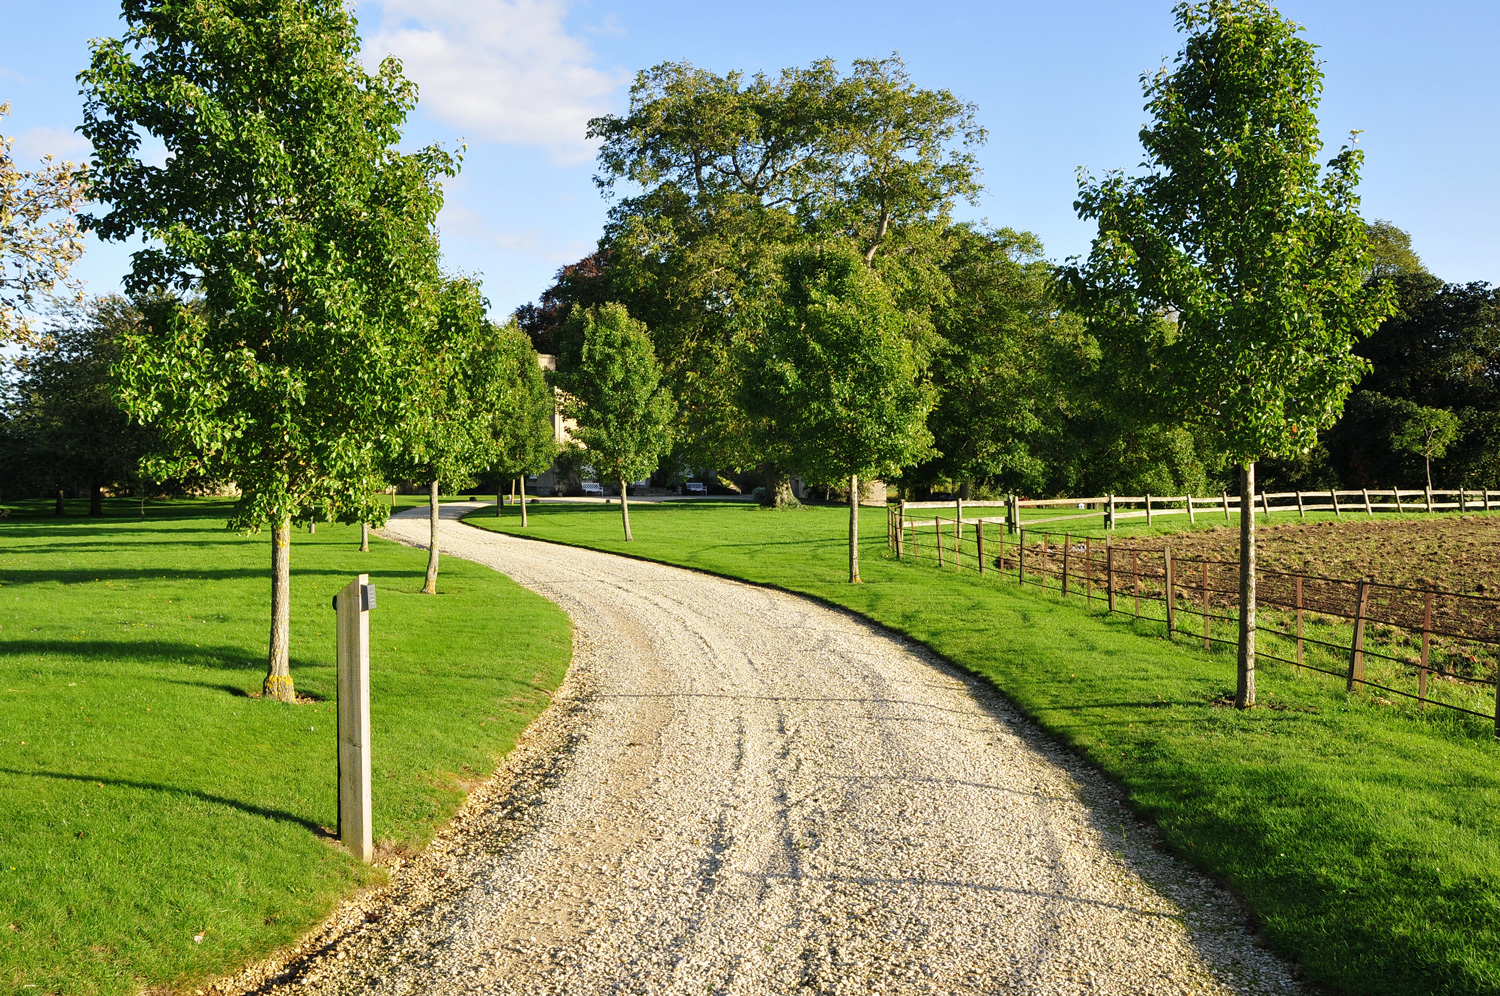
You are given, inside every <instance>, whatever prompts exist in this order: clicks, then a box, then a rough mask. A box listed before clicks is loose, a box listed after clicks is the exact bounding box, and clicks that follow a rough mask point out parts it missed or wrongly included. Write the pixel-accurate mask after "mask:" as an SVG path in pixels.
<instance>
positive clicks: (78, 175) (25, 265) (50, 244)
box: [0, 103, 87, 346]
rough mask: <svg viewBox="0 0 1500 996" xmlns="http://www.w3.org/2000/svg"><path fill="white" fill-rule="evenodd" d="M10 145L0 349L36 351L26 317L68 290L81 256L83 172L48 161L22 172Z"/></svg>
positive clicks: (0, 205) (4, 150) (1, 155)
mask: <svg viewBox="0 0 1500 996" xmlns="http://www.w3.org/2000/svg"><path fill="white" fill-rule="evenodd" d="M9 113H10V104H9V103H0V119H3V118H4V117H5V116H6V115H8V114H9ZM13 142H14V139H12V138H10V137H9V136H7V135H0V346H8V345H21V346H35V345H38V344H39V342H40V339H39V338H38V336H37V332H36V326H35V324H34V322H33V320H32V319H31V318H30V317H29V316H28V315H26V314H25V312H27V311H30V310H31V309H33V308H34V307H35V306H36V304H37V303H38V299H39V298H50V297H51V296H52V295H53V294H54V293H55V292H56V291H57V290H58V289H59V288H67V287H68V270H69V269H70V268H71V267H72V265H73V263H74V262H75V261H76V260H77V259H78V257H79V256H81V255H83V235H82V233H81V232H80V231H79V230H78V223H77V221H76V219H75V218H74V212H76V211H77V210H78V206H79V204H80V203H81V202H82V201H83V198H84V196H85V194H86V190H87V187H86V184H85V183H84V179H83V170H82V168H81V167H79V166H77V165H75V164H74V163H70V162H54V161H53V159H52V157H51V156H50V155H49V156H47V157H46V159H45V160H43V162H42V168H41V169H38V170H25V169H21V168H20V167H18V166H17V165H16V163H15V160H13V159H12V158H11V154H10V150H11V145H12V144H13ZM73 300H74V301H75V302H76V301H79V300H81V295H79V294H77V293H76V292H75V293H74V294H73Z"/></svg>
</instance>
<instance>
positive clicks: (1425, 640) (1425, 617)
mask: <svg viewBox="0 0 1500 996" xmlns="http://www.w3.org/2000/svg"><path fill="white" fill-rule="evenodd" d="M1423 595H1424V597H1423V600H1422V602H1423V604H1422V666H1421V668H1419V669H1418V670H1417V705H1418V706H1419V707H1420V708H1421V709H1422V711H1423V712H1426V711H1427V655H1428V652H1429V651H1430V650H1431V647H1432V589H1430V588H1429V589H1428V590H1427V591H1426V592H1424V593H1423Z"/></svg>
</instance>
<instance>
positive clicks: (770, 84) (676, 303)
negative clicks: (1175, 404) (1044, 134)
mask: <svg viewBox="0 0 1500 996" xmlns="http://www.w3.org/2000/svg"><path fill="white" fill-rule="evenodd" d="M590 134H591V135H592V136H594V137H597V138H599V139H601V140H602V142H603V144H602V145H601V148H600V153H599V164H600V171H599V176H598V178H597V182H598V183H599V184H600V186H601V187H602V188H603V189H605V190H606V191H610V190H612V189H613V188H614V187H615V186H616V185H617V184H619V183H621V182H625V183H629V184H632V185H636V186H639V187H640V188H641V190H642V192H641V193H640V194H638V195H636V196H633V197H629V198H625V199H623V200H621V201H619V202H618V203H617V204H616V205H615V206H614V207H613V208H612V209H611V212H610V221H609V224H608V226H607V228H606V231H605V235H604V238H603V239H602V240H601V243H600V244H601V248H603V249H605V250H607V273H606V280H607V283H608V299H611V300H618V301H621V302H623V303H625V304H626V305H627V306H628V307H629V308H630V310H631V313H632V314H633V315H635V316H636V317H638V318H641V319H643V320H644V321H645V322H646V324H647V326H648V327H649V328H650V329H651V334H652V338H653V342H654V344H655V347H656V352H657V355H658V356H660V357H661V358H662V359H663V362H664V363H665V364H666V368H667V369H666V375H667V378H668V381H669V383H670V384H671V385H672V388H673V391H674V394H675V395H676V396H677V398H678V399H679V401H680V403H681V413H682V414H681V419H680V422H679V430H680V431H679V436H680V437H682V439H683V443H684V445H685V448H686V450H685V451H686V453H687V454H688V455H689V456H690V458H692V459H695V460H697V461H699V462H702V463H708V464H713V465H715V466H720V467H743V466H753V465H757V464H758V465H760V467H761V470H762V473H763V475H764V476H765V477H766V479H767V494H768V497H769V499H770V500H771V501H772V502H775V501H777V500H778V497H779V498H780V500H788V499H789V498H790V488H789V487H788V486H787V476H786V470H787V468H785V467H779V466H777V464H776V461H777V460H778V459H779V457H778V455H777V454H778V449H777V447H776V446H775V445H774V440H771V439H770V437H769V435H768V434H767V433H766V432H765V431H763V429H764V427H757V426H755V425H754V424H753V419H751V418H748V417H747V413H746V412H745V411H744V410H743V409H741V408H740V407H739V405H738V402H737V399H738V398H739V397H740V392H739V391H738V389H737V387H736V382H735V378H736V377H737V376H738V371H739V367H738V365H737V364H736V363H735V361H734V341H735V337H736V335H737V330H738V329H740V328H741V327H742V325H743V322H742V318H743V316H744V315H745V314H746V313H747V312H748V311H753V310H755V309H758V308H759V307H761V302H760V301H759V300H758V298H759V297H760V295H761V294H763V293H764V292H765V291H766V289H767V288H768V287H770V286H774V285H775V282H776V279H777V278H776V273H775V271H776V266H777V259H778V258H779V256H780V254H781V252H782V250H783V249H784V248H785V247H787V246H789V245H791V244H793V243H797V242H800V241H803V240H806V239H814V240H818V239H845V240H848V241H849V242H850V243H851V244H852V245H854V246H855V248H856V250H857V251H858V252H859V253H860V254H861V255H862V256H863V257H864V258H865V259H866V261H867V262H869V261H873V262H874V263H875V264H876V265H877V266H878V267H879V268H880V270H881V272H882V275H883V276H884V277H885V278H886V280H887V284H888V286H889V288H890V289H891V292H892V293H893V295H894V296H895V297H896V298H897V300H898V301H899V302H900V303H901V304H902V306H904V307H907V308H910V309H912V310H914V311H916V312H917V313H919V314H925V313H926V312H927V311H928V310H929V309H930V308H931V307H932V305H933V303H934V302H935V301H936V300H938V299H939V298H940V297H941V296H942V294H943V292H944V287H945V284H944V278H943V275H942V273H941V270H940V268H939V267H938V266H937V262H936V254H937V253H938V252H939V251H940V249H941V247H940V245H939V242H938V234H939V233H940V232H941V231H942V230H943V228H945V227H946V225H947V224H948V216H949V213H950V211H951V209H952V206H953V205H954V203H955V202H956V201H957V200H958V199H961V198H970V199H972V198H973V197H974V196H975V194H976V193H977V191H978V189H979V184H978V178H977V177H978V167H977V162H976V160H975V158H974V155H973V153H972V151H971V150H972V149H973V148H974V147H976V146H977V145H979V144H981V143H982V142H983V141H984V138H985V134H984V130H983V129H982V128H980V127H979V126H978V125H977V123H976V122H975V109H974V107H973V105H971V104H967V103H965V102H963V101H962V100H960V99H958V98H957V97H955V96H954V95H953V94H952V93H950V92H948V91H946V90H924V89H921V88H919V87H917V86H916V85H914V84H913V83H912V81H911V79H910V78H909V77H908V75H907V73H906V70H905V67H904V65H903V64H902V63H901V60H900V59H899V57H896V56H892V57H890V58H887V59H861V60H856V61H855V62H854V63H853V64H852V66H851V67H850V69H849V71H848V72H847V73H841V72H840V71H839V69H838V68H837V67H836V66H835V64H834V63H833V62H832V61H831V60H827V59H825V60H820V61H817V62H814V63H812V64H811V65H809V66H807V67H798V68H791V69H785V70H783V71H782V72H781V73H780V74H779V75H777V76H775V77H771V76H767V75H764V74H758V75H755V76H753V77H748V78H747V77H745V76H743V75H742V74H739V73H728V74H725V75H722V76H721V75H717V74H714V73H712V72H709V71H707V70H703V69H699V68H697V67H694V66H691V65H689V64H687V63H663V64H661V65H658V66H655V67H653V68H652V69H649V70H646V71H644V72H642V73H640V74H639V75H638V76H637V78H636V83H635V86H634V87H633V88H632V91H631V102H630V110H629V112H628V113H627V114H626V115H623V116H605V117H601V118H597V119H595V120H594V121H592V122H590ZM591 289H592V288H591ZM578 303H585V304H592V303H595V302H594V301H590V300H587V299H579V300H578ZM753 440H758V441H759V443H758V444H757V443H756V442H752V441H753ZM768 443H771V444H773V445H771V448H770V449H769V450H767V449H765V448H764V447H765V446H766V445H767V444H768Z"/></svg>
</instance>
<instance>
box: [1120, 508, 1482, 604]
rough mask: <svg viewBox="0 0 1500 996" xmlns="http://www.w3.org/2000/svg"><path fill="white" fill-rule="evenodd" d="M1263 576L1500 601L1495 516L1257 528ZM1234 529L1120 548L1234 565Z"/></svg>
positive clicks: (1127, 542)
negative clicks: (1366, 583)
mask: <svg viewBox="0 0 1500 996" xmlns="http://www.w3.org/2000/svg"><path fill="white" fill-rule="evenodd" d="M1256 540H1257V543H1256V546H1257V549H1258V554H1259V563H1260V567H1261V569H1262V570H1272V571H1278V570H1279V571H1292V572H1298V573H1304V574H1316V575H1321V576H1323V577H1330V578H1350V579H1353V578H1360V577H1368V578H1371V579H1373V580H1375V581H1379V582H1382V583H1384V584H1396V585H1411V586H1413V587H1418V588H1423V587H1427V586H1429V585H1431V586H1433V587H1436V588H1439V589H1441V590H1444V591H1452V592H1461V593H1463V594H1470V595H1486V596H1489V597H1492V598H1493V597H1495V596H1497V595H1500V517H1495V516H1487V515H1443V514H1439V515H1433V516H1430V517H1426V518H1421V519H1403V520H1391V519H1382V518H1380V517H1379V516H1377V517H1375V518H1373V519H1371V518H1367V517H1363V516H1362V517H1360V518H1357V519H1356V518H1353V517H1352V516H1351V517H1350V518H1347V519H1345V520H1343V521H1341V522H1340V521H1335V522H1300V521H1298V522H1288V523H1283V524H1272V525H1266V524H1265V523H1264V520H1262V521H1258V522H1257V523H1256ZM1239 542H1240V534H1239V527H1238V524H1235V525H1231V526H1220V527H1217V528H1214V529H1210V530H1206V531H1203V532H1193V533H1179V534H1177V535H1174V536H1147V537H1140V538H1138V539H1137V538H1134V537H1121V538H1120V540H1119V544H1120V545H1121V546H1126V547H1135V548H1137V549H1141V550H1160V549H1161V548H1162V547H1163V546H1164V545H1165V544H1167V543H1171V544H1172V553H1173V555H1174V556H1182V557H1208V558H1210V559H1222V560H1234V559H1236V558H1237V557H1238V556H1239Z"/></svg>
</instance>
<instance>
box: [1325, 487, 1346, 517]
mask: <svg viewBox="0 0 1500 996" xmlns="http://www.w3.org/2000/svg"><path fill="white" fill-rule="evenodd" d="M1328 497H1329V498H1332V499H1333V514H1334V515H1335V516H1340V517H1342V516H1343V514H1344V513H1343V512H1341V511H1339V493H1338V492H1337V491H1335V490H1332V489H1329V492H1328Z"/></svg>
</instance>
